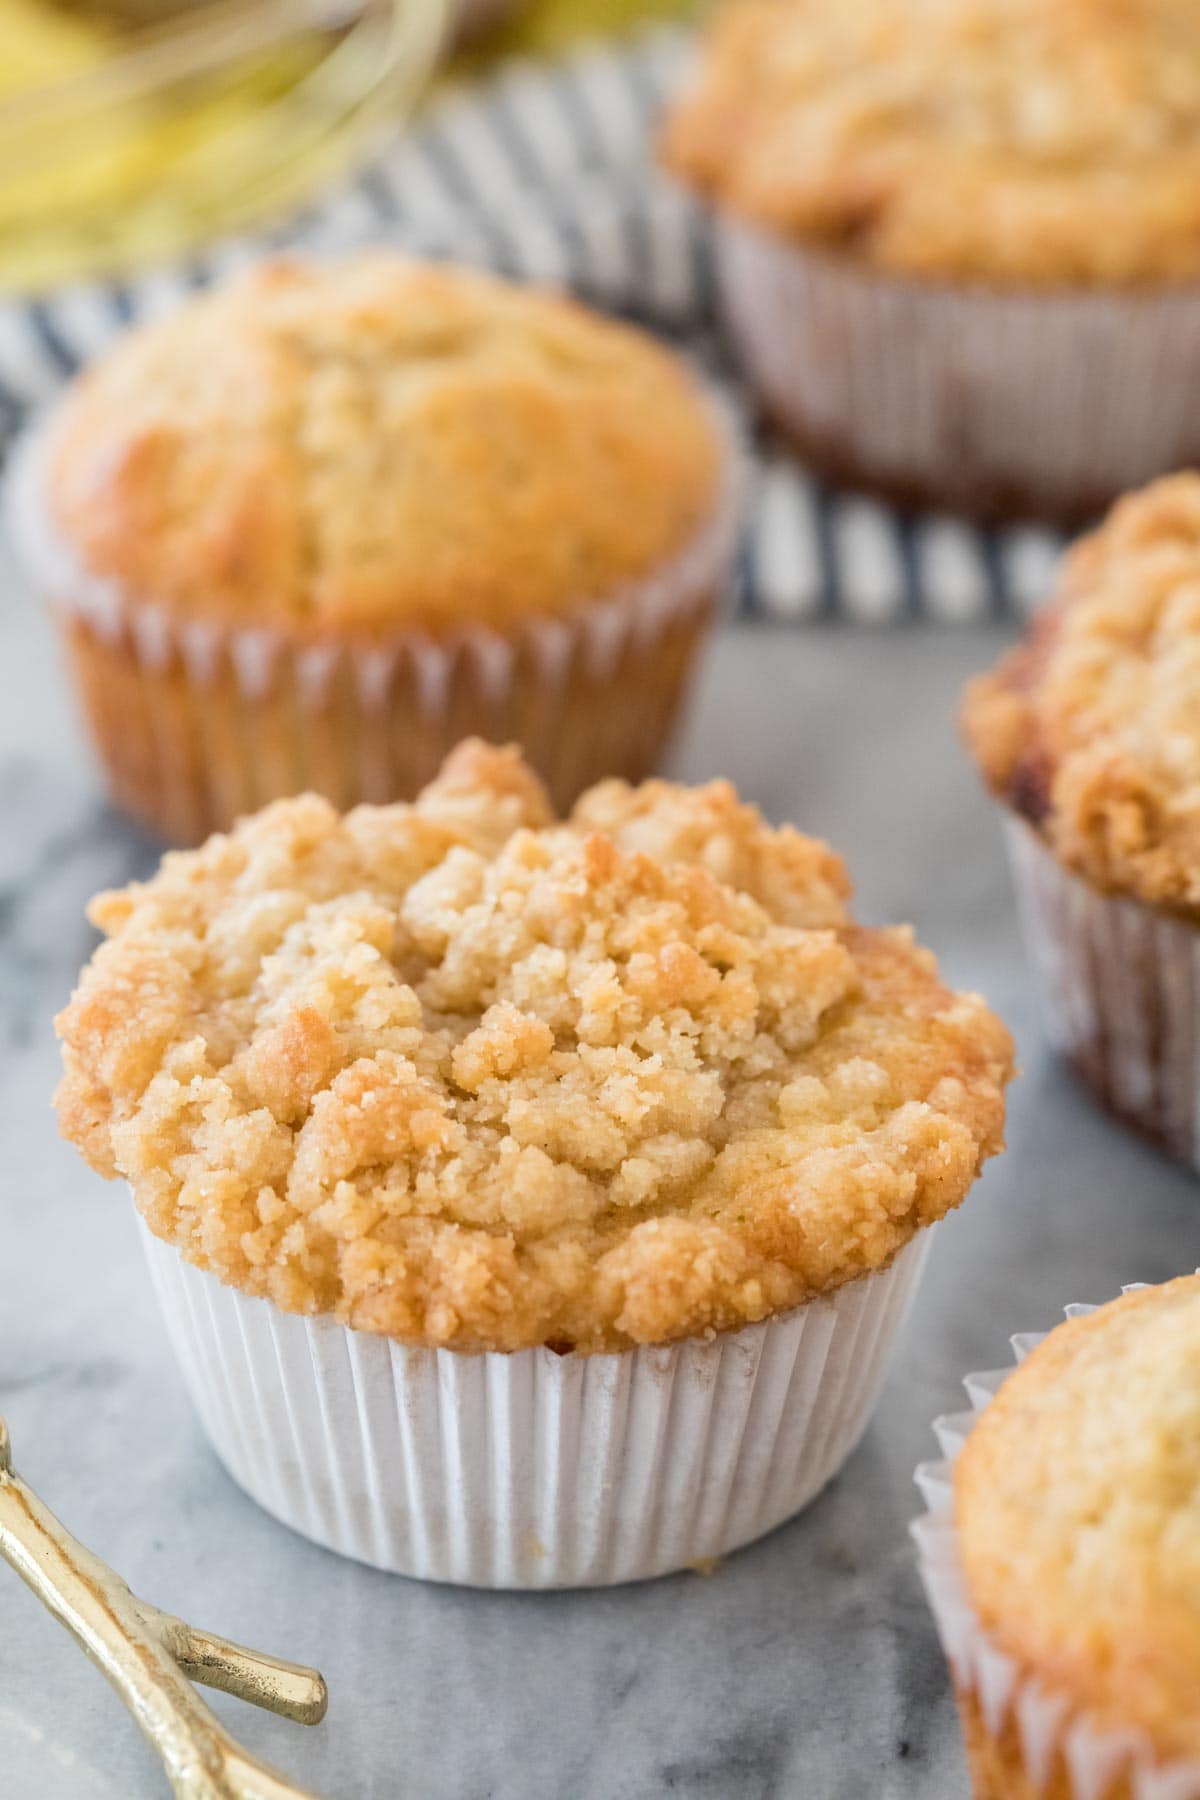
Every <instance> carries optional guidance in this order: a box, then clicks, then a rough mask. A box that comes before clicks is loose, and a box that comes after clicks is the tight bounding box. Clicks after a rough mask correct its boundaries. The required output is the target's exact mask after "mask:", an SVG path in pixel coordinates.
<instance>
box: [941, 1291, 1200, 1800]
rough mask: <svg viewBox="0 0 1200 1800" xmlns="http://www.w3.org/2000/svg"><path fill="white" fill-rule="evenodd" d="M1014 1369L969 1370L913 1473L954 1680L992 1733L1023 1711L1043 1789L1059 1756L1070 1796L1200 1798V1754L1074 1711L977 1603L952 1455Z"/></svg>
mask: <svg viewBox="0 0 1200 1800" xmlns="http://www.w3.org/2000/svg"><path fill="white" fill-rule="evenodd" d="M1198 1273H1200V1271H1198ZM1143 1286H1145V1283H1144V1282H1134V1283H1132V1284H1131V1285H1130V1286H1128V1287H1126V1288H1124V1289H1122V1292H1123V1293H1126V1294H1128V1293H1132V1292H1133V1291H1134V1290H1135V1289H1136V1288H1138V1287H1143ZM1064 1310H1065V1313H1066V1316H1067V1318H1069V1319H1074V1318H1081V1317H1085V1316H1086V1315H1087V1314H1089V1313H1094V1312H1095V1311H1096V1310H1097V1308H1096V1307H1095V1306H1080V1305H1076V1306H1068V1307H1066V1308H1065V1309H1064ZM1047 1335H1048V1334H1047V1333H1046V1332H1022V1333H1020V1334H1018V1335H1017V1336H1016V1337H1013V1338H1012V1339H1010V1342H1011V1344H1012V1349H1013V1358H1014V1361H1015V1362H1017V1363H1020V1362H1023V1361H1024V1359H1025V1358H1026V1357H1027V1356H1028V1355H1029V1353H1030V1351H1031V1350H1034V1349H1035V1348H1036V1347H1037V1345H1038V1344H1040V1343H1041V1342H1042V1341H1043V1339H1044V1338H1045V1337H1046V1336H1047ZM1010 1373H1011V1370H1010V1369H988V1370H985V1371H983V1372H982V1373H979V1374H975V1375H968V1376H966V1378H965V1380H964V1382H963V1385H964V1387H965V1388H966V1390H967V1398H968V1399H969V1401H970V1403H971V1405H970V1410H969V1411H967V1412H961V1413H947V1414H945V1415H943V1417H941V1418H939V1419H935V1420H934V1423H933V1429H934V1433H935V1435H936V1436H937V1440H938V1444H939V1446H940V1448H941V1451H942V1460H941V1461H939V1462H927V1463H922V1464H921V1465H920V1466H919V1468H918V1469H917V1472H916V1477H915V1479H916V1483H917V1486H918V1487H919V1489H920V1490H921V1496H922V1498H923V1499H924V1501H925V1504H926V1507H927V1508H928V1511H927V1512H925V1513H924V1514H923V1515H922V1516H921V1517H920V1518H919V1519H915V1520H914V1521H913V1524H912V1526H911V1530H912V1535H913V1537H914V1539H915V1541H916V1545H917V1562H918V1567H919V1569H920V1574H921V1581H922V1584H923V1586H924V1588H925V1593H926V1597H927V1598H928V1601H929V1606H930V1610H931V1611H932V1613H933V1617H934V1621H935V1623H936V1625H937V1631H938V1636H939V1638H940V1639H941V1643H942V1648H943V1650H944V1651H945V1653H946V1660H947V1662H948V1663H949V1665H950V1670H951V1674H952V1675H953V1677H954V1685H955V1687H956V1689H957V1690H958V1691H959V1693H961V1694H965V1695H968V1696H970V1697H971V1698H973V1699H974V1700H975V1701H976V1702H977V1704H978V1706H979V1711H980V1714H981V1716H982V1719H983V1723H984V1725H985V1727H986V1729H987V1731H988V1732H989V1734H990V1735H991V1736H993V1737H998V1736H999V1735H1000V1733H1001V1731H1002V1730H1003V1729H1004V1727H1005V1726H1006V1724H1007V1723H1008V1721H1009V1720H1010V1719H1012V1720H1014V1721H1015V1724H1016V1729H1017V1736H1018V1740H1019V1743H1020V1746H1021V1756H1022V1760H1023V1763H1024V1772H1025V1776H1026V1778H1027V1780H1028V1782H1029V1784H1030V1786H1031V1788H1032V1790H1033V1792H1034V1793H1035V1794H1036V1793H1042V1792H1043V1791H1044V1790H1045V1788H1046V1786H1047V1783H1048V1782H1049V1780H1050V1777H1051V1775H1052V1773H1053V1772H1054V1770H1055V1767H1056V1763H1057V1762H1058V1759H1059V1758H1060V1757H1061V1759H1062V1762H1061V1767H1062V1768H1063V1769H1065V1772H1066V1779H1067V1781H1068V1790H1067V1791H1068V1793H1069V1796H1070V1800H1105V1796H1106V1795H1107V1794H1108V1793H1109V1790H1110V1788H1111V1786H1112V1784H1113V1782H1114V1781H1116V1780H1118V1779H1119V1778H1121V1777H1124V1779H1125V1780H1126V1782H1127V1783H1128V1785H1129V1792H1130V1795H1131V1800H1200V1763H1195V1762H1171V1763H1163V1762H1156V1761H1155V1758H1154V1753H1153V1748H1152V1746H1151V1744H1150V1743H1149V1741H1148V1740H1147V1739H1146V1737H1145V1736H1144V1735H1143V1734H1142V1733H1140V1732H1138V1731H1108V1730H1101V1729H1099V1728H1098V1727H1097V1726H1096V1725H1095V1724H1093V1723H1091V1722H1090V1721H1089V1720H1088V1718H1087V1717H1086V1716H1085V1715H1081V1714H1079V1713H1078V1712H1075V1711H1072V1709H1071V1707H1070V1706H1069V1704H1068V1702H1067V1700H1066V1699H1065V1698H1064V1697H1063V1696H1062V1695H1060V1694H1056V1693H1054V1692H1053V1691H1052V1690H1050V1689H1048V1688H1046V1687H1043V1686H1042V1685H1041V1684H1039V1683H1038V1682H1036V1681H1032V1680H1030V1679H1029V1678H1028V1677H1027V1676H1026V1675H1025V1674H1024V1672H1023V1671H1022V1670H1021V1669H1020V1667H1019V1666H1018V1664H1017V1663H1016V1662H1015V1661H1014V1659H1013V1658H1012V1657H1010V1656H1008V1655H1007V1654H1006V1653H1005V1652H1004V1651H1002V1650H1000V1649H999V1648H998V1647H997V1645H995V1644H994V1643H993V1642H992V1641H991V1640H990V1639H989V1637H988V1635H987V1633H986V1632H985V1630H984V1628H983V1625H982V1624H981V1622H980V1620H979V1619H978V1618H977V1616H976V1614H975V1612H974V1610H973V1608H972V1606H971V1602H970V1600H969V1598H968V1596H967V1590H966V1585H965V1583H964V1580H963V1575H962V1568H961V1564H960V1561H959V1553H958V1533H957V1531H956V1529H955V1525H954V1511H953V1503H954V1488H953V1480H954V1464H955V1462H956V1460H957V1458H958V1456H959V1454H960V1452H961V1450H962V1447H963V1445H964V1444H965V1443H966V1441H967V1438H968V1436H969V1435H970V1433H971V1430H972V1428H973V1426H974V1424H975V1422H976V1420H977V1419H978V1417H979V1415H980V1414H981V1413H982V1412H983V1410H984V1408H985V1407H986V1406H987V1404H988V1402H989V1401H990V1400H991V1399H992V1397H993V1395H994V1394H995V1393H996V1392H997V1391H998V1390H999V1388H1000V1387H1001V1385H1002V1384H1003V1382H1004V1381H1005V1380H1006V1379H1007V1377H1008V1375H1009V1374H1010ZM1056 1791H1057V1790H1056Z"/></svg>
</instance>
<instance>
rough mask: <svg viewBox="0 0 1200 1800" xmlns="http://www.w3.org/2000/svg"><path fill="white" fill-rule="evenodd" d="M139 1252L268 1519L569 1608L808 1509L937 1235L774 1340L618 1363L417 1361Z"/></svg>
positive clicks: (426, 1573)
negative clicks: (580, 1598)
mask: <svg viewBox="0 0 1200 1800" xmlns="http://www.w3.org/2000/svg"><path fill="white" fill-rule="evenodd" d="M142 1236H143V1241H144V1244H145V1248H146V1254H147V1257H148V1260H149V1264H150V1272H151V1275H152V1277H153V1280H154V1286H155V1289H156V1291H157V1293H158V1298H159V1302H160V1304H161V1306H162V1310H163V1314H164V1317H165V1320H166V1324H167V1329H168V1331H169V1333H170V1337H171V1342H172V1345H173V1347H174V1350H175V1353H176V1356H177V1358H178V1360H179V1363H180V1366H181V1368H182V1371H183V1376H184V1380H185V1382H186V1383H187V1387H188V1390H189V1392H190V1394H191V1397H192V1400H193V1402H194V1404H195V1407H196V1410H197V1412H198V1413H199V1415H200V1419H201V1422H202V1423H203V1425H204V1428H205V1430H206V1432H207V1433H208V1436H209V1438H210V1440H211V1442H212V1445H213V1448H214V1449H215V1451H216V1452H217V1455H218V1456H219V1457H220V1458H221V1461H222V1462H223V1463H224V1464H225V1466H226V1468H227V1469H228V1470H229V1472H230V1474H231V1475H232V1476H233V1478H234V1480H235V1481H236V1482H237V1483H238V1484H239V1486H241V1487H242V1488H244V1489H245V1490H246V1492H247V1493H248V1494H249V1495H251V1497H252V1498H253V1499H255V1500H257V1501H258V1503H259V1504H260V1505H261V1506H263V1507H265V1508H266V1510H267V1511H268V1512H270V1513H273V1514H274V1515H275V1517H276V1518H278V1519H281V1520H283V1522H284V1523H285V1524H287V1525H290V1526H292V1528H293V1529H294V1530H296V1531H299V1532H302V1533H303V1534H304V1536H306V1537H309V1538H313V1539H315V1540H316V1542H318V1543H320V1544H324V1545H325V1546H326V1547H327V1548H329V1549H331V1550H336V1551H338V1552H340V1553H341V1554H342V1555H344V1556H351V1557H355V1558H356V1559H358V1560H359V1561H361V1562H366V1563H372V1564H374V1565H375V1566H376V1567H378V1568H381V1569H390V1570H393V1571H395V1572H396V1573H398V1574H402V1575H412V1576H417V1577H420V1578H422V1579H424V1580H431V1581H449V1582H457V1583H462V1584H465V1585H467V1586H471V1587H492V1588H554V1587H593V1586H605V1585H608V1584H609V1583H613V1582H621V1581H638V1580H642V1579H644V1578H645V1577H648V1576H652V1575H662V1574H666V1573H667V1572H669V1571H670V1570H673V1569H681V1568H685V1567H687V1566H688V1565H690V1564H694V1563H699V1562H703V1561H705V1560H706V1559H708V1558H710V1557H717V1556H723V1555H724V1554H726V1553H727V1552H728V1551H731V1550H736V1549H737V1548H738V1547H739V1546H740V1545H742V1544H748V1543H750V1542H752V1541H753V1539H755V1538H758V1537H761V1536H762V1535H763V1534H764V1533H765V1532H768V1531H771V1530H772V1529H773V1528H774V1527H775V1526H776V1525H780V1524H782V1523H783V1521H784V1520H785V1519H788V1518H790V1517H791V1516H792V1514H793V1513H796V1512H798V1511H799V1510H800V1508H801V1507H803V1506H804V1505H806V1504H807V1502H808V1501H810V1500H811V1499H813V1497H814V1496H815V1495H816V1494H817V1493H818V1492H819V1491H820V1489H821V1488H823V1487H824V1486H825V1484H826V1482H828V1481H829V1480H830V1479H831V1478H832V1477H833V1476H834V1475H835V1474H836V1473H837V1471H838V1469H839V1468H840V1467H841V1465H842V1463H843V1462H844V1461H845V1459H846V1458H847V1457H848V1456H849V1454H850V1452H851V1450H852V1449H853V1448H854V1446H855V1444H856V1443H857V1441H858V1439H859V1437H860V1436H861V1434H862V1432H863V1430H864V1429H865V1427H866V1424H867V1420H868V1418H869V1416H870V1413H871V1410H872V1407H873V1406H874V1403H875V1399H876V1396H877V1394H878V1390H879V1386H880V1383H881V1381H882V1378H883V1372H884V1368H885V1364H886V1360H887V1354H888V1349H889V1346H890V1344H891V1341H892V1339H893V1337H894V1336H895V1333H896V1331H897V1329H898V1327H899V1325H900V1324H901V1321H902V1319H903V1316H904V1313H905V1310H906V1307H907V1304H908V1302H909V1300H910V1299H911V1297H912V1294H913V1292H914V1290H915V1287H916V1283H917V1278H918V1276H919V1274H920V1271H921V1267H922V1265H923V1263H924V1260H925V1255H926V1250H927V1246H928V1240H929V1237H930V1232H929V1231H923V1232H920V1233H918V1235H917V1237H916V1238H915V1239H914V1240H913V1241H912V1243H910V1244H909V1245H907V1246H906V1248H905V1249H904V1250H903V1251H902V1252H901V1254H900V1255H899V1256H898V1257H897V1258H896V1260H895V1261H894V1262H893V1263H892V1264H891V1266H890V1267H889V1268H887V1269H885V1270H882V1271H880V1272H879V1273H877V1274H874V1275H870V1276H867V1277H865V1278H863V1279H861V1280H859V1281H855V1282H852V1283H850V1284H848V1285H847V1286H846V1287H844V1288H841V1289H839V1290H838V1291H837V1292H836V1293H834V1294H832V1295H830V1296H828V1297H827V1298H822V1299H819V1300H814V1301H812V1302H811V1303H810V1304H808V1305H806V1306H802V1307H798V1308H796V1309H795V1310H794V1311H792V1312H789V1313H785V1314H782V1315H780V1316H778V1317H776V1318H773V1319H769V1320H766V1321H764V1322H763V1323H762V1324H760V1325H752V1326H750V1327H748V1328H747V1329H745V1330H743V1331H738V1332H727V1333H722V1334H718V1335H717V1336H716V1337H714V1338H713V1339H712V1340H711V1341H705V1340H703V1339H689V1340H687V1341H685V1342H683V1343H678V1344H664V1345H656V1346H651V1347H647V1348H640V1349H637V1350H630V1351H626V1352H623V1353H621V1354H618V1355H608V1356H578V1355H565V1356H564V1355H556V1354H555V1353H554V1352H553V1351H551V1350H548V1349H537V1350H525V1351H518V1352H516V1353H514V1354H512V1355H501V1354H481V1355H464V1354H462V1353H460V1352H455V1351H450V1350H431V1349H422V1348H413V1347H410V1346H406V1345H403V1344H398V1343H395V1342H393V1341H391V1340H389V1339H387V1338H382V1337H376V1336H373V1335H371V1334H369V1333H366V1332H358V1331H349V1330H347V1329H346V1328H345V1327H343V1326H341V1325H338V1324H337V1323H335V1322H333V1321H331V1320H329V1319H327V1318H315V1319H310V1318H302V1317H299V1316H297V1315H296V1314H292V1313H284V1312H281V1311H280V1310H279V1309H278V1308H277V1307H275V1306H273V1305H272V1304H271V1303H270V1302H269V1301H266V1300H258V1299H251V1298H249V1297H248V1296H246V1295H244V1294H241V1293H239V1292H237V1291H236V1290H235V1289H233V1288H230V1287H226V1286H224V1285H223V1284H222V1283H221V1282H219V1281H218V1280H217V1279H216V1278H215V1277H214V1276H212V1275H209V1274H206V1273H204V1272H203V1271H201V1270H198V1269H195V1268H193V1267H192V1266H191V1265H190V1264H188V1263H186V1262H184V1260H183V1259H182V1257H180V1255H179V1254H178V1252H177V1251H176V1250H175V1249H174V1248H173V1247H172V1246H171V1245H169V1244H166V1243H163V1242H161V1241H160V1240H159V1239H157V1238H155V1237H154V1236H152V1235H151V1233H150V1232H149V1231H147V1230H146V1229H145V1227H143V1229H142Z"/></svg>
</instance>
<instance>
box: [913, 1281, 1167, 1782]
mask: <svg viewBox="0 0 1200 1800" xmlns="http://www.w3.org/2000/svg"><path fill="white" fill-rule="evenodd" d="M1072 1311H1073V1313H1075V1314H1076V1315H1077V1316H1075V1317H1073V1318H1072V1319H1071V1320H1070V1321H1069V1322H1068V1323H1067V1324H1065V1325H1060V1326H1059V1327H1058V1328H1057V1329H1056V1330H1055V1331H1052V1332H1051V1333H1050V1335H1049V1337H1048V1338H1046V1339H1045V1340H1044V1341H1041V1342H1040V1343H1039V1347H1038V1348H1036V1349H1033V1350H1032V1352H1031V1354H1029V1355H1028V1356H1027V1357H1026V1359H1025V1361H1024V1362H1023V1363H1022V1366H1021V1367H1020V1369H1018V1370H1017V1371H1016V1372H1015V1373H1014V1374H1011V1375H1009V1376H1008V1378H1007V1379H1006V1380H1005V1381H1004V1382H1003V1385H1002V1386H1001V1387H1000V1389H999V1392H998V1394H997V1395H996V1398H995V1399H994V1400H992V1401H990V1403H989V1404H987V1405H986V1408H985V1410H984V1411H983V1414H982V1417H980V1418H979V1419H978V1420H976V1421H974V1422H970V1421H965V1422H964V1423H966V1424H967V1426H968V1429H967V1435H966V1439H965V1444H964V1445H963V1447H962V1449H961V1452H960V1453H959V1454H958V1456H957V1460H956V1461H955V1462H954V1467H953V1483H952V1492H953V1498H952V1506H951V1507H950V1508H949V1509H945V1508H943V1507H942V1506H940V1505H939V1503H938V1501H937V1499H936V1496H935V1504H934V1511H935V1518H934V1519H933V1520H931V1521H929V1522H927V1524H926V1525H925V1526H924V1527H923V1528H922V1531H921V1542H922V1544H923V1551H924V1554H925V1558H926V1564H925V1574H926V1579H927V1583H928V1584H929V1585H930V1592H931V1598H932V1599H933V1601H934V1605H935V1610H936V1611H937V1613H938V1617H939V1622H940V1623H941V1624H942V1627H943V1631H944V1633H945V1634H946V1641H947V1649H948V1651H949V1652H950V1654H951V1658H952V1662H953V1664H954V1669H955V1677H956V1685H957V1686H958V1690H959V1702H960V1707H961V1711H962V1715H963V1723H964V1727H965V1730H966V1736H967V1746H968V1753H969V1758H970V1762H971V1772H972V1777H973V1781H974V1790H975V1793H976V1794H977V1795H979V1796H985V1797H987V1800H1009V1797H1013V1800H1017V1797H1022V1800H1023V1797H1024V1796H1026V1795H1030V1794H1034V1793H1047V1794H1051V1795H1054V1796H1056V1797H1059V1800H1075V1796H1080V1797H1082V1796H1084V1795H1092V1794H1096V1793H1103V1794H1104V1795H1106V1796H1113V1800H1132V1797H1133V1796H1138V1797H1139V1800H1140V1797H1141V1796H1148V1795H1150V1794H1151V1793H1154V1794H1159V1793H1169V1794H1171V1795H1173V1796H1178V1800H1190V1797H1191V1796H1194V1795H1196V1794H1200V1703H1198V1699H1197V1686H1196V1670H1197V1668H1198V1667H1200V1521H1198V1520H1197V1516H1196V1508H1195V1491H1196V1483H1197V1480H1198V1479H1200V1277H1196V1276H1189V1277H1185V1278H1184V1279H1182V1280H1179V1281H1173V1282H1170V1283H1168V1284H1167V1285H1166V1286H1165V1287H1156V1288H1142V1289H1138V1290H1133V1291H1130V1292H1128V1293H1127V1294H1126V1295H1125V1297H1124V1298H1123V1299H1120V1300H1117V1301H1114V1302H1113V1303H1112V1304H1111V1305H1108V1306H1104V1307H1101V1308H1100V1309H1099V1310H1095V1309H1093V1308H1073V1309H1072ZM1078 1315H1083V1316H1078ZM1035 1341H1036V1340H1035ZM1014 1342H1015V1343H1017V1344H1018V1345H1020V1346H1021V1347H1022V1348H1028V1343H1029V1340H1028V1339H1018V1340H1014ZM974 1379H975V1378H973V1380H974ZM979 1379H981V1380H982V1379H983V1378H979ZM971 1386H972V1381H969V1382H968V1387H971ZM943 1429H944V1431H945V1432H946V1433H948V1434H950V1435H951V1436H953V1435H954V1434H955V1431H956V1426H955V1422H954V1421H946V1422H945V1425H944V1428H943ZM951 1449H952V1450H953V1446H951ZM925 1479H926V1480H927V1481H928V1482H931V1483H932V1484H933V1485H934V1486H935V1487H937V1486H939V1485H940V1483H939V1481H938V1476H937V1472H936V1471H934V1470H932V1469H931V1470H928V1471H926V1475H925ZM943 1496H944V1497H945V1490H944V1489H943ZM939 1512H940V1513H941V1518H940V1521H939V1519H938V1518H937V1517H936V1515H937V1514H938V1513H939ZM963 1608H965V1609H966V1615H965V1617H964V1616H963ZM956 1621H957V1622H956Z"/></svg>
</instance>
